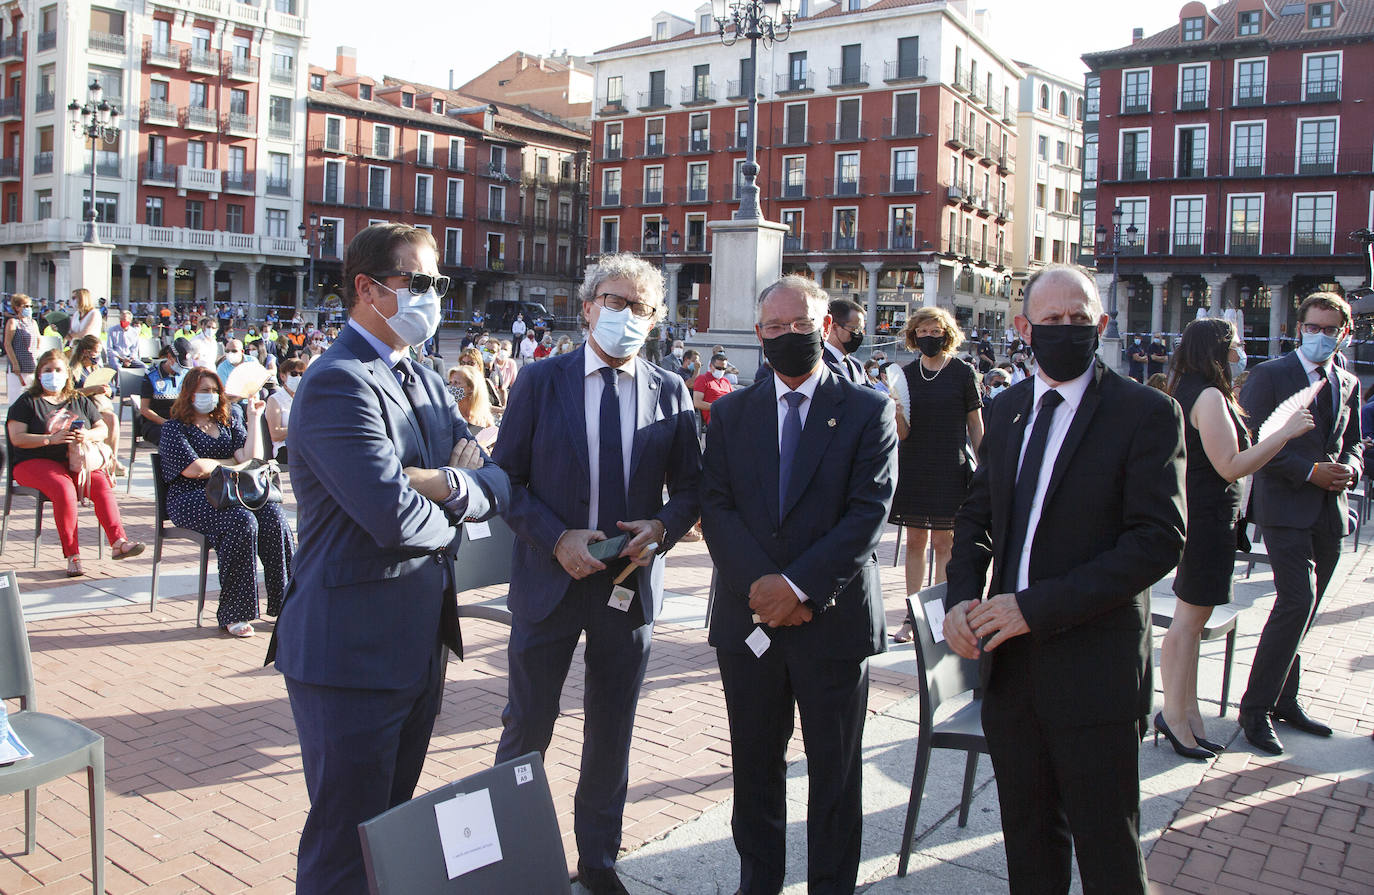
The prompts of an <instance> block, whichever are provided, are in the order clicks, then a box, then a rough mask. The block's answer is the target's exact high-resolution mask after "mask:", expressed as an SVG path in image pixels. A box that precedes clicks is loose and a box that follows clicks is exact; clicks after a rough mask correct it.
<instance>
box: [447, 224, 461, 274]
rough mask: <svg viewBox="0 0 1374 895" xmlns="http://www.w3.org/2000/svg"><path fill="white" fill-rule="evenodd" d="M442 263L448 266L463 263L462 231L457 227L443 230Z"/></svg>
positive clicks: (459, 265) (457, 265)
mask: <svg viewBox="0 0 1374 895" xmlns="http://www.w3.org/2000/svg"><path fill="white" fill-rule="evenodd" d="M444 263H445V264H447V265H448V266H449V267H461V266H462V264H463V231H462V230H460V229H458V228H457V227H448V228H446V229H445V230H444Z"/></svg>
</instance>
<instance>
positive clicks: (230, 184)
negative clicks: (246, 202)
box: [224, 171, 256, 193]
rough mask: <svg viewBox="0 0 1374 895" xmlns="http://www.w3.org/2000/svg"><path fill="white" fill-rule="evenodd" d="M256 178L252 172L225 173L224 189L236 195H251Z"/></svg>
mask: <svg viewBox="0 0 1374 895" xmlns="http://www.w3.org/2000/svg"><path fill="white" fill-rule="evenodd" d="M255 182H256V178H255V177H254V175H253V172H252V171H225V172H224V188H225V189H226V190H230V191H232V192H236V193H251V192H253V187H254V185H255Z"/></svg>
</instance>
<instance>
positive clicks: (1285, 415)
mask: <svg viewBox="0 0 1374 895" xmlns="http://www.w3.org/2000/svg"><path fill="white" fill-rule="evenodd" d="M1325 385H1326V380H1325V379H1319V380H1317V381H1316V382H1314V383H1312V384H1311V385H1309V386H1307V387H1306V388H1303V389H1299V390H1298V391H1297V392H1295V393H1293V394H1292V395H1290V396H1289V397H1287V398H1285V399H1284V400H1283V401H1280V402H1279V406H1277V407H1275V408H1274V412H1273V413H1271V414H1269V419H1267V420H1265V421H1264V422H1263V423H1262V424H1261V425H1260V427H1259V438H1257V439H1255V440H1256V441H1263V440H1264V439H1266V438H1268V437H1269V436H1270V435H1273V434H1274V433H1275V432H1277V431H1279V430H1280V429H1282V428H1283V427H1284V426H1286V425H1287V424H1288V421H1289V420H1290V419H1292V418H1293V415H1294V414H1296V413H1299V412H1300V411H1302V410H1305V409H1306V408H1307V407H1308V405H1310V404H1311V403H1312V401H1313V399H1314V398H1316V397H1317V394H1318V393H1319V392H1320V391H1321V390H1322V387H1323V386H1325ZM1321 399H1322V400H1323V401H1330V400H1331V398H1330V397H1329V396H1327V395H1322V396H1321Z"/></svg>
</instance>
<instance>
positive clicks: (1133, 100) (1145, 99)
mask: <svg viewBox="0 0 1374 895" xmlns="http://www.w3.org/2000/svg"><path fill="white" fill-rule="evenodd" d="M1149 111H1150V95H1149V94H1148V93H1128V94H1126V95H1125V96H1123V97H1122V98H1121V114H1122V115H1143V114H1145V113H1147V112H1149Z"/></svg>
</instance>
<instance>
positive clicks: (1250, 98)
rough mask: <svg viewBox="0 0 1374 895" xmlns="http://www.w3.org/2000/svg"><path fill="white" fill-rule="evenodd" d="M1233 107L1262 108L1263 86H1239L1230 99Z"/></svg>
mask: <svg viewBox="0 0 1374 895" xmlns="http://www.w3.org/2000/svg"><path fill="white" fill-rule="evenodd" d="M1231 105H1233V106H1262V105H1264V85H1263V84H1240V85H1238V86H1237V87H1236V89H1235V93H1234V95H1233V96H1232V99H1231Z"/></svg>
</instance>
